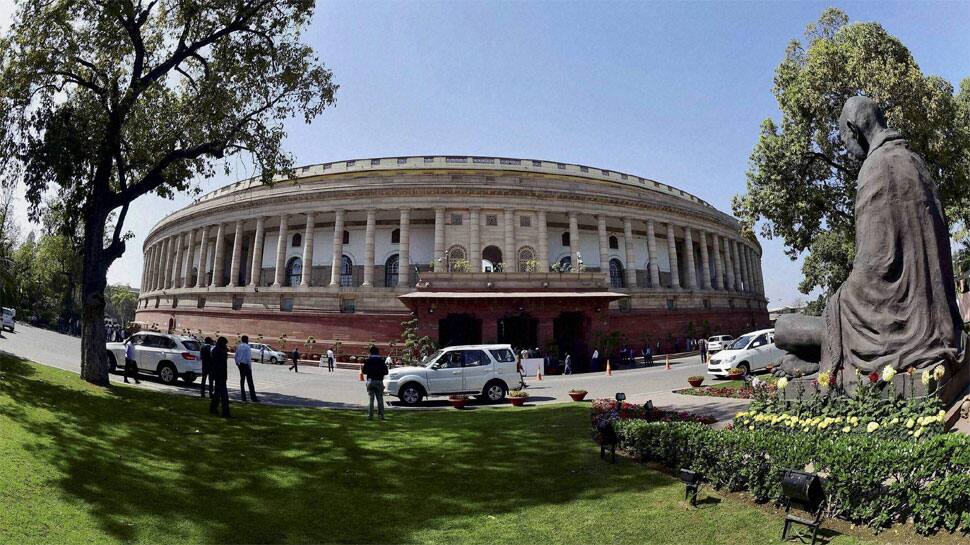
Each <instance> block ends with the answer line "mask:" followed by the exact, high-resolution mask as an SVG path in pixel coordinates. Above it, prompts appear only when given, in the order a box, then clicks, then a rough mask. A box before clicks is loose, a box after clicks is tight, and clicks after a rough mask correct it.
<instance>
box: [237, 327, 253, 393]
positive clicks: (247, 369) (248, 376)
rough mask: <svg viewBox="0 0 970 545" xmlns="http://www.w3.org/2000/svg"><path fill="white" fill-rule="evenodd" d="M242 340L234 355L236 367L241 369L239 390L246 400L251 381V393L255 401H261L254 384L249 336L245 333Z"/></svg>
mask: <svg viewBox="0 0 970 545" xmlns="http://www.w3.org/2000/svg"><path fill="white" fill-rule="evenodd" d="M240 341H241V342H240V343H239V345H238V346H237V347H236V353H235V355H234V357H235V359H236V368H237V369H239V392H240V393H241V394H242V400H243V401H246V383H247V382H249V394H250V396H251V397H252V398H253V402H254V403H259V400H258V399H256V387H255V386H254V385H253V350H252V348H250V347H249V336H247V335H243V336H242V338H241V339H240Z"/></svg>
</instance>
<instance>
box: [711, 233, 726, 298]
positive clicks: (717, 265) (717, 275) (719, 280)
mask: <svg viewBox="0 0 970 545" xmlns="http://www.w3.org/2000/svg"><path fill="white" fill-rule="evenodd" d="M711 246H713V247H714V289H716V290H723V289H724V261H722V260H721V237H719V236H717V234H715V233H711Z"/></svg>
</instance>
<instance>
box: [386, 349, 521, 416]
mask: <svg viewBox="0 0 970 545" xmlns="http://www.w3.org/2000/svg"><path fill="white" fill-rule="evenodd" d="M521 383H522V377H521V376H520V375H519V373H518V371H516V369H515V355H514V354H513V353H512V345H508V344H476V345H468V346H449V347H448V348H443V349H441V350H438V351H437V352H435V353H434V354H431V355H430V356H428V357H427V358H425V359H424V361H423V362H421V366H415V367H397V368H394V369H391V372H390V374H388V375H387V376H386V377H384V392H385V393H386V394H387V395H390V396H394V397H397V398H398V399H400V400H401V402H402V403H404V404H405V405H417V404H418V403H421V400H422V399H424V397H425V396H439V395H448V394H477V395H481V396H482V398H483V399H485V400H486V401H489V402H492V403H495V402H498V401H502V400H503V399H505V394H506V392H508V391H509V388H510V387H513V388H514V387H518V386H519V385H520V384H521Z"/></svg>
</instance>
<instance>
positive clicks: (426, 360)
mask: <svg viewBox="0 0 970 545" xmlns="http://www.w3.org/2000/svg"><path fill="white" fill-rule="evenodd" d="M442 352H444V351H443V350H435V352H434V354H431V355H430V356H425V357H424V359H423V360H421V365H423V366H425V367H428V366H429V365H431V364H432V363H433V362H435V361H436V360H437V359H438V356H440V355H441V353H442Z"/></svg>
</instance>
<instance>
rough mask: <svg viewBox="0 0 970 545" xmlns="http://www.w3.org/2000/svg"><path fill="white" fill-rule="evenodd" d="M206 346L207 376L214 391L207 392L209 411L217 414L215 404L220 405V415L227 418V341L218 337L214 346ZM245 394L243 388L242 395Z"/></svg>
mask: <svg viewBox="0 0 970 545" xmlns="http://www.w3.org/2000/svg"><path fill="white" fill-rule="evenodd" d="M243 338H245V337H243ZM206 342H207V343H211V342H212V339H210V338H208V337H207V338H206ZM207 346H208V347H209V348H210V349H211V353H210V358H209V377H211V380H213V382H215V390H214V392H210V393H209V398H210V401H209V412H210V413H212V414H219V413H217V412H216V406H218V405H222V407H221V410H222V417H223V418H229V417H230V416H229V388H228V387H227V386H226V380H228V374H229V373H228V361H229V341H228V340H227V339H226V338H225V337H219V341H218V342H217V343H216V346H215V348H212V345H211V344H208V345H207ZM238 354H239V351H238V349H237V350H236V355H237V356H238ZM250 380H252V379H250ZM203 386H204V383H203ZM203 391H204V390H203ZM245 395H246V394H245V390H243V396H245ZM254 399H255V398H254Z"/></svg>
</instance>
